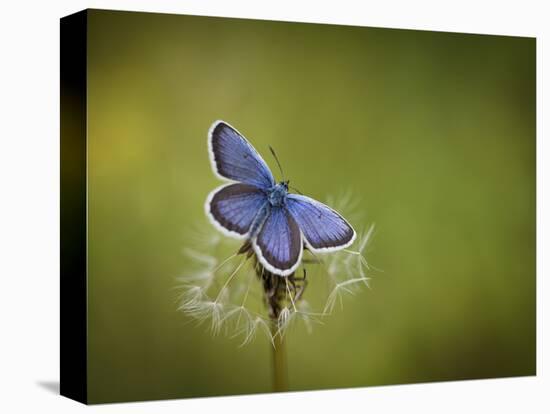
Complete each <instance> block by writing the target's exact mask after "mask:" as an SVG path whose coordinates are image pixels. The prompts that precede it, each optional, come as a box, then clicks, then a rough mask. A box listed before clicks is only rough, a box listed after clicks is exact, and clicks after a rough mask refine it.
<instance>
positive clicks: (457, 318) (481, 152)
mask: <svg viewBox="0 0 550 414" xmlns="http://www.w3.org/2000/svg"><path fill="white" fill-rule="evenodd" d="M88 33H89V40H88V42H89V43H88V51H89V57H88V59H89V60H88V68H89V78H88V121H89V124H88V133H89V137H88V139H89V141H88V150H89V154H88V160H89V168H88V172H89V211H88V220H89V221H88V225H89V252H88V255H89V256H88V260H89V278H88V285H89V298H88V300H89V302H88V303H89V314H88V317H89V320H88V334H89V336H88V338H89V360H88V368H89V374H88V375H89V399H90V401H91V402H109V401H124V400H146V399H160V398H177V397H195V396H212V395H224V394H243V393H245V394H246V393H257V392H269V391H270V390H271V374H270V369H271V360H270V358H271V354H270V346H271V345H270V344H269V342H268V340H267V339H265V338H264V337H261V336H260V337H258V339H257V340H256V341H255V342H254V343H253V344H251V345H248V346H245V347H241V348H239V346H238V345H239V343H240V342H239V340H237V339H231V338H228V337H225V336H218V337H214V338H213V337H212V336H211V335H210V333H209V332H208V331H207V329H206V327H204V326H198V327H197V326H196V325H195V324H194V323H190V319H189V318H188V317H186V316H185V315H183V314H182V313H180V312H178V311H177V310H176V308H177V302H176V298H177V294H176V293H177V292H176V291H175V290H174V287H175V286H176V285H177V282H176V277H177V276H179V275H181V274H182V273H184V270H185V268H186V266H187V265H188V263H187V262H186V260H187V259H186V258H185V257H184V256H182V254H181V251H182V247H183V246H185V245H186V243H188V233H187V231H188V229H189V228H190V227H191V226H192V225H194V224H196V223H202V222H204V223H207V222H206V221H205V219H204V212H203V203H204V200H205V197H206V195H207V193H208V192H209V191H210V190H212V189H213V188H214V187H215V186H217V185H219V182H218V181H217V180H216V179H215V177H214V175H213V174H212V172H211V169H210V165H209V160H208V156H207V151H206V132H207V130H208V128H209V126H210V125H211V123H212V122H213V121H214V120H216V119H223V120H226V121H228V122H229V123H231V124H233V125H234V126H235V127H237V128H238V129H239V130H240V131H241V132H243V133H244V134H245V136H247V137H248V138H249V139H250V140H251V141H252V143H253V144H254V145H255V147H256V148H257V149H258V150H259V151H260V152H261V153H263V154H264V158H266V160H267V161H268V163H269V164H270V165H271V167H272V169H273V170H274V171H276V165H275V163H274V162H272V158H271V157H268V144H270V145H272V146H273V147H275V148H276V150H277V152H278V155H279V158H280V159H281V160H282V163H283V165H284V168H285V173H286V175H287V177H288V178H290V179H291V180H292V183H293V184H294V185H296V186H297V187H298V188H300V190H301V191H303V192H305V193H307V194H308V195H310V196H312V197H315V198H318V199H321V200H324V199H326V197H327V196H328V195H334V194H339V193H340V192H341V191H342V189H350V190H351V191H352V192H353V193H354V194H355V195H356V196H357V197H358V199H359V201H360V205H359V209H360V210H361V212H363V213H365V221H364V224H368V223H371V222H375V223H376V225H377V233H376V236H375V238H374V239H373V242H372V245H371V248H370V250H369V251H368V254H367V258H368V260H369V262H370V263H372V264H373V265H374V266H376V267H377V268H379V269H382V270H383V272H373V273H372V274H371V276H372V277H373V280H372V282H371V286H372V289H371V290H365V291H363V292H362V293H360V294H359V295H357V296H355V297H353V298H351V299H349V300H346V302H345V306H344V310H343V311H339V310H338V311H336V312H335V313H334V315H332V316H330V317H328V318H326V320H325V324H324V325H321V326H316V327H315V328H314V330H313V332H312V333H311V334H308V333H307V332H305V331H304V330H298V329H296V330H294V331H292V333H291V334H290V335H289V336H288V343H287V345H288V357H289V371H290V387H291V389H292V390H307V389H319V388H334V387H354V386H367V385H384V384H402V383H412V382H424V381H442V380H459V379H469V378H487V377H500V376H519V375H533V374H535V334H536V331H535V39H529V38H517V37H502V36H483V35H466V34H453V33H436V32H420V31H408V30H389V29H375V28H360V27H344V26H331V25H313V24H296V23H282V22H269V21H254V20H238V19H223V18H206V17H191V16H177V15H161V14H146V13H128V12H111V11H91V12H90V13H89V28H88ZM205 225H209V224H205ZM310 283H311V284H314V283H316V281H315V280H310ZM317 283H319V282H317ZM306 292H307V291H306ZM314 293H315V292H314V291H312V292H311V294H314ZM306 294H307V293H306Z"/></svg>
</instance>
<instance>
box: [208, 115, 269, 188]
mask: <svg viewBox="0 0 550 414" xmlns="http://www.w3.org/2000/svg"><path fill="white" fill-rule="evenodd" d="M208 150H209V153H210V160H211V162H212V168H213V169H214V172H215V173H216V174H218V176H220V178H223V179H229V180H233V181H240V182H242V183H245V184H250V185H254V186H256V187H258V188H262V189H268V188H270V187H272V186H273V185H274V184H275V180H274V179H273V175H272V174H271V171H270V170H269V167H268V166H267V164H266V163H265V161H264V160H263V159H262V157H261V156H260V154H258V152H257V151H256V150H255V149H254V147H253V146H252V145H251V144H250V143H249V142H248V141H247V139H246V138H245V137H243V136H242V135H241V134H240V133H239V132H238V131H237V130H236V129H235V128H233V127H232V126H230V125H229V124H227V123H226V122H224V121H216V122H214V124H213V125H212V127H211V128H210V131H209V132H208Z"/></svg>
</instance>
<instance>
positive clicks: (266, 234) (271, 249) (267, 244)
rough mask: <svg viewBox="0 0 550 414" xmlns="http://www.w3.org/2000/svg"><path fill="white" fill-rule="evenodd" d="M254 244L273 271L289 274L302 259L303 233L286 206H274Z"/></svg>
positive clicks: (265, 264) (260, 257) (261, 259)
mask: <svg viewBox="0 0 550 414" xmlns="http://www.w3.org/2000/svg"><path fill="white" fill-rule="evenodd" d="M252 246H253V248H254V251H255V252H256V255H257V257H258V260H259V261H260V263H261V264H262V266H263V267H264V268H265V269H267V270H268V271H270V272H271V273H274V274H277V275H280V276H288V275H290V274H291V273H293V272H294V271H295V270H296V268H297V267H298V265H299V264H300V260H301V259H302V252H303V242H302V233H301V232H300V228H299V227H298V224H297V223H296V221H295V220H294V219H293V218H292V216H291V215H290V213H289V212H288V211H287V210H286V209H285V208H284V207H272V208H271V210H270V212H269V215H268V216H267V218H266V219H265V222H264V223H263V225H262V228H261V230H260V232H259V233H258V235H257V236H256V237H255V238H254V239H253V240H252Z"/></svg>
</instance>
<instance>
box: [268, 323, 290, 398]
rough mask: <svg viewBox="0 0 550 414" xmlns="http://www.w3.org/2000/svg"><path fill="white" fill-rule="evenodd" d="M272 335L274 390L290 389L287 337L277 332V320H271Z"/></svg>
mask: <svg viewBox="0 0 550 414" xmlns="http://www.w3.org/2000/svg"><path fill="white" fill-rule="evenodd" d="M271 335H272V336H273V342H274V344H273V347H272V349H273V391H275V392H284V391H288V371H287V361H286V349H285V339H284V337H283V336H282V335H280V334H277V321H276V320H273V319H272V320H271Z"/></svg>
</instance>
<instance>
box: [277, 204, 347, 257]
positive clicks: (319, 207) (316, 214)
mask: <svg viewBox="0 0 550 414" xmlns="http://www.w3.org/2000/svg"><path fill="white" fill-rule="evenodd" d="M286 208H287V209H288V211H289V212H290V214H291V215H292V217H294V219H295V220H296V222H297V223H298V226H299V227H300V230H301V231H302V233H303V235H304V238H305V241H306V244H307V246H308V248H309V249H311V250H313V251H314V252H323V251H326V252H328V251H334V250H339V249H343V248H345V247H347V246H349V245H351V244H352V243H353V240H354V239H355V231H354V230H353V228H352V227H351V226H350V224H349V223H348V222H347V221H346V220H345V219H344V218H343V217H342V216H341V215H340V214H338V213H337V212H336V211H334V210H332V209H331V208H330V207H328V206H326V205H324V204H323V203H320V202H319V201H317V200H314V199H312V198H310V197H306V196H303V195H299V194H289V195H288V196H287V200H286Z"/></svg>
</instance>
